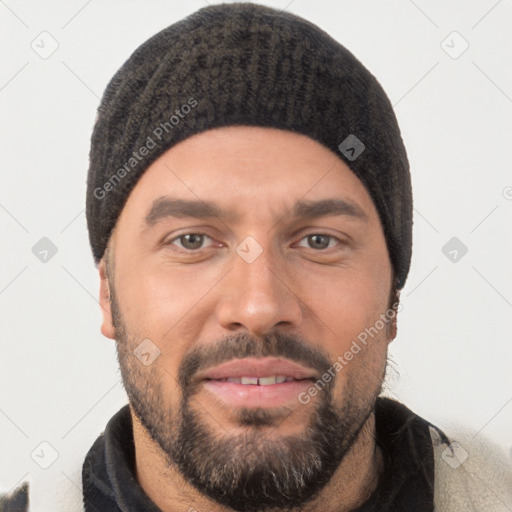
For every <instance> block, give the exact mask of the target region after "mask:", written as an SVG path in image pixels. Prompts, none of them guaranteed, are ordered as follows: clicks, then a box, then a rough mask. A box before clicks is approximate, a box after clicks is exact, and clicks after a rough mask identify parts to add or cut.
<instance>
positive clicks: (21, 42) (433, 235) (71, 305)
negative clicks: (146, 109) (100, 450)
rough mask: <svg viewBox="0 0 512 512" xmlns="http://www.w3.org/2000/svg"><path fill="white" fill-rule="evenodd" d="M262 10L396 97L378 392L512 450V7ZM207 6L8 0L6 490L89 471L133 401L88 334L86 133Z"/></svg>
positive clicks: (94, 310)
mask: <svg viewBox="0 0 512 512" xmlns="http://www.w3.org/2000/svg"><path fill="white" fill-rule="evenodd" d="M209 3H217V2H212V1H211V0H210V2H209ZM265 3H266V4H267V5H273V6H275V7H278V8H281V9H282V8H286V9H287V10H288V11H290V12H292V13H296V14H299V15H301V16H303V17H305V18H307V19H309V20H311V21H312V22H314V23H316V24H317V25H319V26H320V27H321V28H323V29H324V30H326V31H327V32H328V33H329V34H331V35H332V36H333V37H334V38H335V39H337V40H338V41H340V42H341V43H342V44H343V45H345V46H346V47H347V48H348V49H349V50H351V51H352V52H353V53H354V54H355V55H356V56H357V57H358V58H359V59H360V60H361V61H362V62H363V63H364V64H365V65H366V66H367V67H368V68H369V69H370V71H371V72H372V73H373V74H375V76H376V77H377V78H378V80H379V81H380V82H381V84H382V85H383V87H384V89H385V90H386V92H387V93H388V95H389V97H390V99H391V102H392V103H393V104H394V105H395V110H396V114H397V117H398V120H399V124H400V127H401V130H402V134H403V138H404V142H405V145H406V148H407V151H408V156H409V160H410V164H411V172H412V179H413V189H414V200H415V224H414V251H413V263H412V268H411V272H410V275H409V278H408V281H407V285H406V287H405V289H404V291H403V294H402V299H403V311H402V313H401V314H400V321H399V334H398V338H397V339H396V340H395V341H394V342H393V343H392V347H391V356H392V359H393V361H394V363H393V368H395V369H396V372H395V371H393V372H391V374H390V379H389V386H390V391H389V393H390V394H391V395H392V396H397V397H398V398H399V399H400V400H402V401H404V402H405V403H406V404H407V405H408V406H409V407H410V408H412V409H413V410H414V411H415V412H417V413H418V414H420V415H422V416H423V417H425V418H427V419H429V420H430V421H432V422H433V423H435V424H437V425H439V426H440V427H448V426H449V425H450V424H451V423H454V422H455V423H457V424H461V425H464V426H467V427H469V428H471V429H473V430H474V432H475V433H476V432H478V433H479V435H481V436H483V437H487V438H489V439H491V440H493V441H495V442H496V443H497V444H499V445H500V446H501V447H502V448H503V450H506V452H507V454H509V450H510V447H511V445H512V441H511V439H510V432H511V425H512V422H511V420H512V386H511V377H510V376H511V371H510V366H511V365H510V363H511V356H512V344H511V332H512V329H511V308H512V279H511V278H512V265H511V262H512V242H511V223H510V220H511V215H512V200H510V199H511V198H512V188H511V187H512V175H511V173H510V166H511V163H512V154H511V153H512V122H511V112H512V99H511V98H512V66H511V54H512V49H511V39H510V26H512V25H511V21H512V3H511V2H510V1H508V0H502V1H497V0H481V1H468V0H459V1H453V0H452V1H451V2H443V1H441V0H439V1H427V0H416V1H415V2H412V1H408V0H394V1H390V0H386V1H382V0H378V1H377V0H374V1H368V0H357V1H356V0H354V1H345V0H342V1H340V0H338V1H336V2H335V1H318V0H315V1H306V0H294V1H292V2H291V3H290V2H289V0H286V1H281V0H275V1H273V2H265ZM204 5H206V2H205V1H204V0H196V1H187V2H171V1H165V2H164V1H152V2H144V1H142V0H138V1H135V0H132V1H126V0H125V1H122V2H121V1H110V2H105V1H103V2H101V1H99V0H90V1H88V2H86V1H85V0H66V1H64V0H61V1H53V2H36V1H32V2H30V1H21V0H19V1H16V0H4V1H1V2H0V24H1V26H0V51H1V55H0V62H1V70H0V105H1V107H0V108H1V116H2V118H1V128H0V129H1V133H0V135H1V154H2V166H1V173H2V175H1V186H0V228H1V240H2V245H1V250H0V259H1V262H0V263H1V266H0V269H1V272H0V311H1V320H0V329H1V330H0V343H1V352H0V353H1V360H0V432H1V435H0V491H7V490H9V489H11V488H12V487H13V486H15V485H16V484H17V483H18V482H19V481H20V480H27V479H29V480H31V481H34V480H38V479H42V478H43V477H47V476H48V474H49V473H51V472H53V473H60V472H62V471H64V468H65V467H67V464H72V463H75V464H77V463H78V464H80V462H81V460H83V456H84V454H85V453H86V451H87V449H88V448H89V447H90V445H91V444H92V443H93V441H94V439H95V438H96V437H97V436H98V434H99V433H100V432H101V431H102V430H103V429H104V426H105V425H106V423H107V421H108V420H109V419H110V417H111V416H112V415H113V414H114V413H115V412H116V411H117V410H118V409H119V408H120V407H121V406H122V405H123V404H125V403H126V397H125V394H124V391H123V389H122V387H121V385H120V374H119V371H118V368H117V360H116V355H115V350H114V343H113V342H112V341H110V340H108V339H106V338H103V337H102V335H101V333H100V330H99V328H100V308H99V306H98V303H97V300H96V298H97V294H98V277H97V271H96V269H95V267H94V264H93V259H92V256H91V253H90V249H89V245H88V237H87V231H86V223H85V214H84V205H85V183H86V172H87V167H88V150H89V140H90V135H91V130H92V126H93V122H94V118H95V115H96V108H97V105H98V103H99V98H100V96H101V94H102V93H103V90H104V88H105V86H106V84H107V82H108V80H109V79H110V77H111V76H112V75H113V74H114V72H115V71H116V70H117V69H118V67H119V66H120V65H121V64H122V63H123V62H124V61H125V60H126V58H127V57H128V56H129V55H130V54H131V52H132V51H133V50H134V49H135V48H136V47H137V46H138V45H139V44H141V43H142V42H143V41H145V40H146V39H147V38H148V37H150V36H151V35H153V34H154V33H156V32H157V31H159V30H161V29H162V28H164V27H166V26H168V25H170V24H171V23H173V22H175V21H177V20H178V19H181V18H182V17H184V16H185V15H187V14H189V13H191V12H193V11H195V10H197V9H198V8H200V7H203V6H204ZM43 31H46V32H48V33H49V34H51V37H52V38H54V39H55V40H56V41H57V42H58V45H59V46H58V49H57V50H56V51H55V53H53V55H51V56H50V57H49V58H47V59H42V58H41V57H40V56H39V55H38V54H37V53H36V52H35V51H34V50H33V49H32V48H31V43H32V41H34V40H35V43H34V44H39V45H40V46H41V45H42V44H43V43H41V42H40V41H41V37H46V38H47V39H46V40H45V41H46V42H45V43H44V44H45V48H49V47H50V44H51V41H50V39H48V36H39V34H40V33H41V32H43ZM453 31H457V32H458V33H459V34H460V35H461V36H462V37H463V38H464V39H465V40H466V41H467V42H468V43H469V48H468V49H467V51H465V52H464V53H463V54H462V55H460V56H459V57H458V58H457V59H454V58H452V57H450V56H449V55H448V54H447V53H446V52H445V50H444V49H443V47H442V42H443V41H444V40H445V39H446V38H447V36H449V34H451V33H452V32H453ZM461 44H462V41H461V40H460V39H457V36H453V35H452V36H450V37H449V38H448V39H447V40H446V42H445V43H444V45H449V46H452V47H453V48H452V49H451V50H450V51H452V52H457V51H458V50H459V49H460V48H462V46H461ZM507 187H508V188H507ZM453 236H456V237H458V238H459V239H460V240H461V241H462V242H463V243H464V244H465V245H466V246H467V248H468V253H467V254H466V255H465V256H464V257H463V258H462V259H460V260H459V261H458V262H456V263H454V262H452V261H450V260H449V259H448V258H447V257H446V256H445V255H444V254H443V253H442V251H441V249H442V247H443V246H444V244H445V243H446V242H447V241H448V240H449V239H451V238H452V237H453ZM42 237H48V238H49V239H50V240H51V241H52V242H53V243H54V244H55V245H56V246H57V248H58V252H57V254H56V255H55V256H54V257H53V258H51V259H50V260H49V261H48V262H47V263H42V262H40V261H39V260H38V259H37V258H36V257H35V256H34V254H33V253H32V247H33V246H34V245H35V244H36V243H37V242H38V241H39V240H40V239H41V238H42ZM42 441H46V442H48V443H50V445H51V446H52V447H53V448H54V449H55V450H56V451H57V452H58V454H59V457H58V459H57V460H56V461H55V463H54V464H53V465H52V466H51V467H50V468H49V469H47V470H44V469H42V468H40V467H39V465H37V464H36V462H35V461H34V460H33V459H32V458H31V453H32V452H33V450H34V449H35V448H36V447H38V446H39V444H40V443H41V442H42ZM45 453H46V455H45V457H51V454H52V452H51V450H50V449H49V448H48V447H47V448H46V452H45ZM63 474H65V473H63Z"/></svg>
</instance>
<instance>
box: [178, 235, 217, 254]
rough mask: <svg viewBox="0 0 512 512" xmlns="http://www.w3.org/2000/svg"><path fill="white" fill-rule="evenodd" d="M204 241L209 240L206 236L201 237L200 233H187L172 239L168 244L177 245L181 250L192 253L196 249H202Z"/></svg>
mask: <svg viewBox="0 0 512 512" xmlns="http://www.w3.org/2000/svg"><path fill="white" fill-rule="evenodd" d="M206 239H208V240H211V238H210V237H209V236H207V235H202V234H200V233H187V234H185V235H180V236H178V237H176V238H174V239H173V240H171V242H170V243H171V244H175V245H177V246H178V247H179V248H181V249H186V250H189V251H193V250H196V249H203V248H204V247H203V244H204V242H205V240H206Z"/></svg>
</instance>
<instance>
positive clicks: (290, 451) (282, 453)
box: [111, 286, 385, 512]
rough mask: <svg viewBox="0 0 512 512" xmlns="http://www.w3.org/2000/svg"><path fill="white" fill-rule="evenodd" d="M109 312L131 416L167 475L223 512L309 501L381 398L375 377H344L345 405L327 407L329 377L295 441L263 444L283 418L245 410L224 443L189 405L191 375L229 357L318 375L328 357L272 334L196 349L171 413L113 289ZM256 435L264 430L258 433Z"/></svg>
mask: <svg viewBox="0 0 512 512" xmlns="http://www.w3.org/2000/svg"><path fill="white" fill-rule="evenodd" d="M111 310H112V318H113V324H114V328H115V334H116V343H117V351H118V360H119V365H120V370H121V375H122V379H123V384H124V387H125V390H126V392H127V395H128V399H129V402H130V405H131V408H132V410H133V412H134V413H135V415H136V416H137V418H138V419H139V421H140V422H141V424H142V425H143V426H144V428H145V429H146V430H147V432H148V433H149V435H150V437H151V438H152V440H153V441H154V442H155V443H156V444H157V445H158V446H159V447H160V449H161V451H162V453H163V454H164V455H165V458H166V460H167V463H168V465H169V467H174V468H175V469H177V471H178V473H179V474H180V475H181V476H182V477H183V478H184V479H185V480H186V481H187V482H188V483H190V484H191V485H192V486H193V487H194V488H195V489H196V490H197V491H199V492H200V493H201V494H203V495H204V496H206V497H208V498H210V499H212V500H213V501H215V502H217V503H218V504H220V505H222V506H225V507H228V508H229V509H232V510H236V511H239V512H257V511H278V510H283V511H284V510H292V509H300V508H301V507H303V506H304V505H306V504H307V503H308V502H310V501H312V500H313V499H314V498H315V496H317V494H318V493H319V491H321V490H322V489H323V488H324V487H325V486H326V484H327V483H328V482H329V481H330V480H331V478H332V476H333V474H334V472H335V471H336V469H337V468H338V467H339V465H340V464H341V462H342V461H343V459H344V457H345V456H346V455H347V453H348V452H349V451H350V449H351V448H352V446H353V445H354V442H355V441H356V439H357V437H358V435H359V434H360V432H361V431H362V429H363V427H364V425H365V424H366V423H367V421H368V419H369V418H370V416H371V415H372V414H373V411H374V407H375V401H376V399H377V397H378V395H379V394H380V392H381V386H382V382H383V376H382V378H380V379H378V378H377V379H376V378H375V377H374V378H373V379H371V378H369V379H367V378H366V376H363V377H362V378H361V379H360V380H359V382H360V384H357V382H355V381H354V379H351V378H347V380H346V383H345V386H344V393H343V396H344V398H343V399H342V400H341V403H336V401H335V400H334V396H333V387H334V382H335V381H336V378H334V379H332V380H331V381H330V382H329V383H328V384H326V385H325V387H324V389H323V390H321V391H320V392H319V393H318V394H317V398H318V399H317V400H316V402H313V401H312V402H310V403H309V404H308V407H310V408H311V412H310V415H309V420H308V421H307V422H305V424H304V428H303V431H302V433H301V434H300V435H287V436H284V435H281V436H279V435H274V436H273V438H272V439H270V434H272V433H274V434H279V424H280V422H282V421H284V420H285V419H286V418H287V415H285V417H283V414H282V410H281V411H280V412H278V413H277V414H276V412H275V411H272V410H271V409H250V408H239V409H236V410H234V411H231V414H232V415H235V418H236V420H237V423H238V425H240V426H242V427H244V430H245V432H244V433H241V434H230V435H227V434H226V432H225V431H224V429H223V428H222V427H221V426H220V425H219V428H217V429H215V428H213V427H212V426H211V425H210V424H209V423H208V422H207V421H205V416H206V412H205V410H204V409H203V408H202V407H201V405H200V403H199V402H198V400H197V399H196V397H195V395H196V394H197V392H198V390H199V388H200V384H199V383H197V381H195V380H194V376H195V374H196V372H197V371H199V370H203V369H205V368H207V367H210V366H215V365H217V364H220V363H222V362H225V361H229V360H232V359H236V358H245V357H283V358H287V359H290V360H292V361H295V362H298V363H301V364H304V365H306V366H308V367H310V368H314V369H315V370H317V371H318V374H319V375H323V374H324V373H325V372H326V371H327V369H328V368H330V367H332V363H331V361H330V360H329V358H328V356H327V354H326V353H325V352H324V351H322V349H321V348H319V347H313V346H312V345H311V344H306V343H305V342H304V341H303V340H302V339H301V338H299V337H297V336H291V335H285V334H283V333H279V332H274V333H272V334H269V335H266V336H264V337H261V338H259V339H258V338H254V337H253V336H251V335H249V334H245V333H242V334H237V335H234V336H228V337H226V338H224V339H222V340H219V341H217V342H215V343H213V342H212V343H208V344H207V345H204V344H203V345H202V346H198V347H196V348H194V349H192V350H191V351H190V352H188V353H187V354H186V355H185V356H184V357H183V359H182V361H181V363H180V366H179V371H178V379H177V380H178V385H179V389H180V391H181V398H180V405H179V407H178V408H176V409H174V410H171V407H170V405H169V404H168V403H167V402H166V400H165V396H166V393H165V390H164V386H163V381H164V380H165V377H166V376H165V374H166V373H167V377H169V376H170V374H169V373H168V372H167V371H166V370H165V368H164V367H162V366H159V365H158V360H157V362H156V363H153V364H152V365H151V366H144V365H142V364H141V363H140V361H139V360H138V359H137V358H136V357H135V356H134V349H135V348H136V347H137V345H138V344H139V343H140V341H141V340H142V339H143V338H142V337H139V336H137V335H136V334H135V333H134V332H130V329H129V328H128V326H127V324H126V323H125V322H124V320H123V318H122V316H121V312H120V310H119V305H118V302H117V300H116V298H115V295H114V290H113V287H112V286H111ZM383 371H385V369H384V370H383ZM348 377H350V374H349V376H348ZM361 383H362V384H361ZM372 384H373V387H372ZM312 385H313V383H312ZM288 414H293V410H292V411H290V412H289V413H288ZM210 423H211V420H210ZM262 427H273V428H270V429H267V432H268V430H270V432H269V433H267V434H265V433H264V432H263V430H264V429H263V428H262Z"/></svg>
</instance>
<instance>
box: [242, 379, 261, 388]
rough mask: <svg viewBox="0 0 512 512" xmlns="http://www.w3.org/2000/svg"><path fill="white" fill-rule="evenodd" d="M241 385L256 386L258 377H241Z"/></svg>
mask: <svg viewBox="0 0 512 512" xmlns="http://www.w3.org/2000/svg"><path fill="white" fill-rule="evenodd" d="M241 381H242V384H255V385H256V386H257V385H258V377H242V378H241Z"/></svg>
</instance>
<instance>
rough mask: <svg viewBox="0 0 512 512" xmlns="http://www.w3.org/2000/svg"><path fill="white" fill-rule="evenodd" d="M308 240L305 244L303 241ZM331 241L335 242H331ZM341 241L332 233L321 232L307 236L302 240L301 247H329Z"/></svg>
mask: <svg viewBox="0 0 512 512" xmlns="http://www.w3.org/2000/svg"><path fill="white" fill-rule="evenodd" d="M304 240H305V241H306V244H308V245H304V244H303V241H304ZM331 242H334V243H332V244H331ZM338 243H339V240H338V239H337V238H335V237H334V236H331V235H323V234H320V233H315V234H312V235H308V236H305V237H304V238H303V239H302V240H301V241H300V242H299V244H298V245H299V247H309V248H311V249H329V248H330V247H334V246H335V245H336V244H338Z"/></svg>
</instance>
